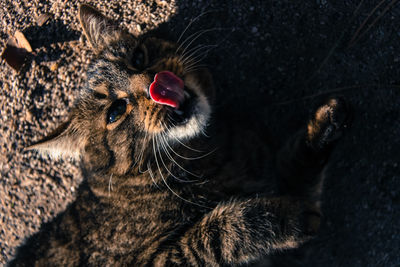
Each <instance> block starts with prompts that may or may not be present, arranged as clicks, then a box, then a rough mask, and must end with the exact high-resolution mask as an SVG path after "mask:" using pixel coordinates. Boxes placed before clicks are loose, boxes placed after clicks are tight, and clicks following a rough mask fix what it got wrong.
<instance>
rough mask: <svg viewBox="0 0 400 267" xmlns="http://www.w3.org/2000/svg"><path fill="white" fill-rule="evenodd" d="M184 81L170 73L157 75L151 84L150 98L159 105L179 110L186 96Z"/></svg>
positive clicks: (164, 72)
mask: <svg viewBox="0 0 400 267" xmlns="http://www.w3.org/2000/svg"><path fill="white" fill-rule="evenodd" d="M183 88H184V85H183V81H182V80H181V79H180V78H179V77H177V76H176V75H175V74H173V73H172V72H170V71H161V72H159V73H157V74H156V76H155V77H154V81H153V82H152V83H151V84H150V89H149V91H150V96H151V98H152V99H153V100H154V101H155V102H156V103H159V104H162V105H168V106H171V107H173V108H176V109H177V108H179V104H180V103H182V102H183V100H184V98H185V95H184V93H183V92H184V91H183Z"/></svg>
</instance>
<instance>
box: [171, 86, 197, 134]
mask: <svg viewBox="0 0 400 267" xmlns="http://www.w3.org/2000/svg"><path fill="white" fill-rule="evenodd" d="M196 98H197V96H196V95H195V94H194V93H193V92H192V91H191V90H190V89H189V88H187V87H186V86H185V87H184V100H183V101H182V102H181V104H180V106H179V108H172V107H168V109H169V116H170V119H171V120H172V123H173V124H174V125H175V126H177V125H182V124H185V123H187V121H188V120H189V119H190V118H191V116H192V115H193V112H194V108H195V103H196Z"/></svg>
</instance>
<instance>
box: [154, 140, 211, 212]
mask: <svg viewBox="0 0 400 267" xmlns="http://www.w3.org/2000/svg"><path fill="white" fill-rule="evenodd" d="M152 140H153V150H154V155H155V160H156V164H157V168H158V173H159V174H160V175H161V179H162V180H163V182H164V184H165V186H166V187H167V188H168V190H169V191H171V193H172V194H174V195H175V196H176V197H178V198H179V199H181V200H183V201H185V202H188V203H190V204H193V205H197V206H200V207H204V208H209V207H207V206H203V205H201V204H198V203H195V202H192V201H190V200H187V199H185V198H183V197H181V196H180V195H179V194H177V193H176V192H175V191H174V190H172V188H171V187H170V186H169V185H168V183H167V181H166V180H165V178H164V176H163V174H162V172H161V169H160V165H159V164H158V160H157V154H156V150H155V144H154V138H152Z"/></svg>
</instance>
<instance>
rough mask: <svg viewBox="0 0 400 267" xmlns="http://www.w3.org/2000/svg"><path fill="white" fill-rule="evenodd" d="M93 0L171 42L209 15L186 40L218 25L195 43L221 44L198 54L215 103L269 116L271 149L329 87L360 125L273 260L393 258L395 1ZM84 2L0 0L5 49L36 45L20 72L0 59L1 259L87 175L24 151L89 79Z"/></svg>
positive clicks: (382, 262)
mask: <svg viewBox="0 0 400 267" xmlns="http://www.w3.org/2000/svg"><path fill="white" fill-rule="evenodd" d="M89 3H92V4H93V5H94V6H96V7H97V8H99V9H100V10H102V11H103V12H104V13H105V14H107V15H108V16H109V17H112V18H114V19H115V20H117V21H118V22H119V23H120V24H121V25H124V26H125V27H128V28H129V29H130V30H131V31H132V32H135V33H141V32H146V31H149V30H152V29H156V28H158V27H159V26H160V25H165V26H166V27H167V28H168V29H169V30H170V31H171V33H172V36H175V38H176V39H178V37H179V36H180V34H181V33H182V31H183V30H184V29H185V27H186V25H188V23H189V22H190V21H191V20H193V19H194V18H196V17H197V16H198V15H200V14H202V13H203V16H201V17H200V18H199V19H197V20H195V21H194V22H193V23H192V25H191V27H190V28H189V29H188V30H187V32H186V34H185V35H184V36H183V40H184V39H185V38H187V37H189V36H190V35H191V34H193V33H195V32H197V31H199V30H204V29H212V30H210V31H207V32H206V33H205V34H203V35H202V36H201V37H200V38H198V39H197V40H196V41H195V42H194V44H193V45H197V44H203V45H217V47H216V48H214V49H212V50H211V51H210V52H209V53H208V56H207V58H206V59H205V60H204V62H205V63H206V64H207V65H208V66H209V67H210V69H211V70H212V72H213V74H214V77H215V82H216V85H217V90H218V92H217V96H218V98H217V99H218V101H217V106H216V112H227V114H229V115H230V116H231V117H232V118H233V119H234V118H235V117H239V116H240V117H242V116H246V117H247V118H249V119H251V120H257V121H260V123H266V124H268V125H269V128H270V129H271V134H272V136H275V140H276V144H277V145H279V144H281V143H282V142H283V140H284V139H285V138H286V137H287V136H289V135H290V133H293V132H294V131H295V130H296V129H297V128H298V127H299V126H300V125H302V123H304V121H305V120H306V118H307V115H308V114H309V112H310V111H311V110H312V108H313V107H315V105H316V104H318V103H321V102H322V101H323V99H324V98H325V97H327V96H328V95H334V94H340V95H343V96H344V97H345V98H346V99H348V100H349V101H350V102H351V103H352V106H353V108H354V114H355V115H354V123H353V126H352V128H351V129H350V130H349V132H348V133H347V135H346V136H345V137H344V140H343V142H341V143H340V144H339V146H338V148H337V149H336V151H335V153H334V154H333V155H332V163H331V165H330V168H329V170H328V172H327V180H326V186H325V188H326V193H325V195H324V204H323V211H324V221H323V224H322V229H321V233H320V235H319V236H318V237H317V238H316V239H314V240H312V241H311V242H309V243H308V244H306V245H305V246H303V247H302V248H301V249H298V250H294V251H290V252H282V253H280V254H278V255H276V256H275V257H274V261H276V262H277V265H279V266H399V265H400V255H399V251H400V152H399V151H400V145H399V144H400V119H399V118H400V114H399V113H400V112H399V111H400V53H399V51H400V31H399V27H398V26H399V25H400V3H397V1H393V2H392V1H382V2H381V1H378V0H376V1H361V0H357V1H334V0H331V1H329V0H317V1H315V0H314V1H286V0H284V1H261V0H260V1H217V0H214V1H209V0H195V1H189V0H182V1H162V0H154V1H153V0H148V1H140V0H132V1H128V0H127V1H90V2H89ZM379 3H381V5H380V6H379V7H378V8H377V9H376V10H375V12H372V11H373V10H374V8H375V7H376V6H377V5H378V4H379ZM78 5H79V3H78V2H76V1H61V0H54V1H53V0H49V1H39V0H33V1H25V0H13V1H11V0H2V1H0V47H1V48H3V47H4V45H5V43H6V41H7V39H8V37H9V36H10V34H13V33H14V32H15V31H16V30H20V31H22V32H23V33H24V34H25V35H26V37H27V39H28V40H29V41H30V43H31V45H32V47H33V50H34V53H35V56H34V57H33V59H32V61H31V63H29V64H28V65H27V66H26V68H25V69H24V70H23V71H21V73H20V74H16V73H15V72H14V71H13V70H12V69H11V68H9V67H8V66H7V65H6V64H5V62H4V61H2V62H1V64H0V115H1V116H0V249H1V253H0V263H1V264H4V263H5V262H7V260H9V259H10V257H11V256H12V254H13V252H14V251H15V248H16V247H17V246H18V245H20V244H21V242H23V240H24V238H26V237H27V236H29V235H30V234H32V233H34V232H35V231H37V230H38V229H39V227H40V224H41V223H42V222H44V221H47V220H49V219H51V218H52V217H54V216H55V215H56V214H57V213H58V212H60V211H62V210H63V209H64V208H65V206H66V205H67V204H68V203H70V202H71V201H72V200H73V198H74V193H75V191H76V188H77V186H78V184H79V182H80V181H81V179H82V177H81V173H80V171H79V168H78V167H77V164H76V163H73V162H70V161H54V160H50V159H46V158H40V157H39V156H38V155H37V154H36V153H35V152H27V151H24V150H23V148H24V147H26V146H28V145H29V144H32V143H33V142H35V141H37V140H39V139H40V138H42V137H43V136H45V134H46V133H49V132H50V131H51V130H52V129H54V128H55V127H56V126H57V124H59V123H60V122H62V121H63V120H64V119H65V118H66V115H67V112H68V110H69V108H70V107H71V106H72V105H73V102H74V100H75V98H76V97H77V95H78V92H79V88H81V87H82V86H84V84H85V70H86V68H87V64H88V62H89V60H90V57H91V52H90V51H89V50H88V44H87V42H86V41H85V40H84V38H83V37H81V33H80V26H79V23H78V20H77V18H76V14H77V8H78ZM46 12H48V13H50V14H52V18H51V19H50V20H49V21H48V22H47V23H46V24H45V25H43V26H41V27H39V26H38V25H37V23H36V18H37V17H38V16H39V15H41V14H43V13H46ZM366 19H367V20H366ZM364 21H366V22H365V23H363V22H364ZM360 25H363V27H361V28H360ZM359 28H360V29H361V30H359V31H358V29H359ZM357 32H358V33H359V34H356V33H357ZM353 37H356V38H353ZM233 121H234V120H233Z"/></svg>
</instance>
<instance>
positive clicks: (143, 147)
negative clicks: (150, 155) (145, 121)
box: [139, 127, 148, 173]
mask: <svg viewBox="0 0 400 267" xmlns="http://www.w3.org/2000/svg"><path fill="white" fill-rule="evenodd" d="M144 131H145V132H146V134H145V136H144V140H143V145H142V152H141V153H140V155H139V162H140V163H139V172H140V173H145V172H142V171H141V166H142V164H143V162H142V160H143V154H144V150H145V144H146V142H147V137H148V132H147V130H146V127H145V129H144Z"/></svg>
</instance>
